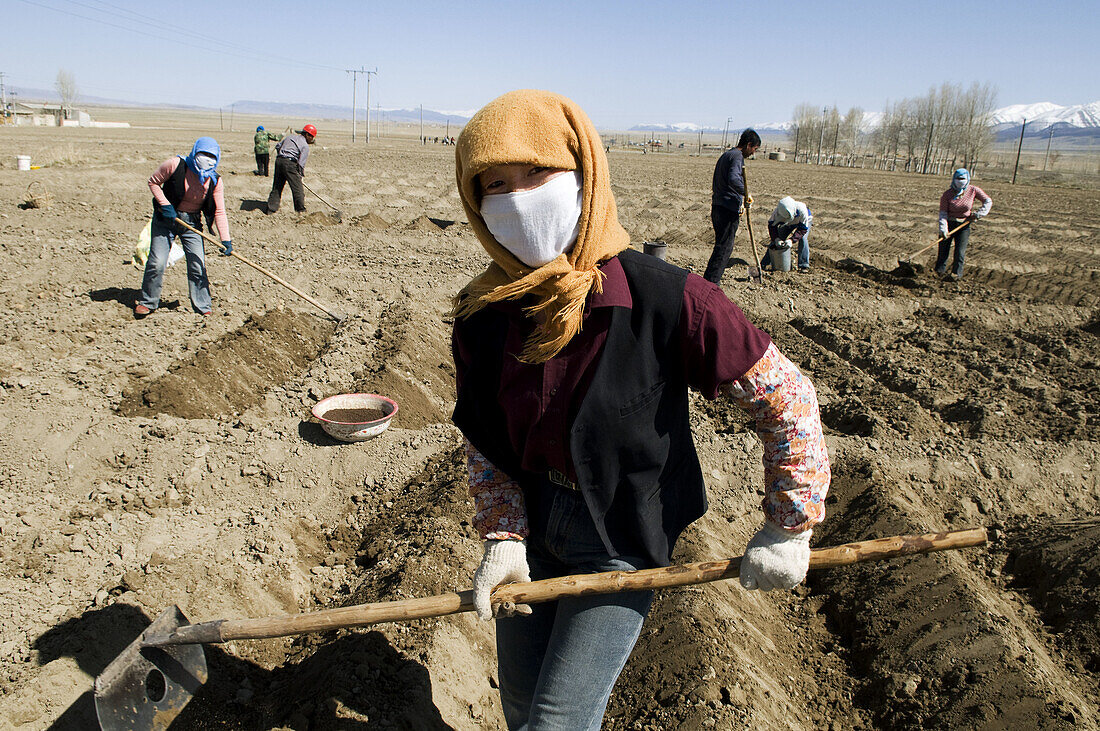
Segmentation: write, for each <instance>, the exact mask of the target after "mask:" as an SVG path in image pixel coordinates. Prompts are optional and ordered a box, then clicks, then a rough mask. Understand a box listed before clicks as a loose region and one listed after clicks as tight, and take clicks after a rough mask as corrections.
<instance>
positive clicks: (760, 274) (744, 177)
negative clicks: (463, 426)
mask: <svg viewBox="0 0 1100 731" xmlns="http://www.w3.org/2000/svg"><path fill="white" fill-rule="evenodd" d="M741 182H742V183H743V184H744V186H745V200H744V202H743V203H742V206H741V207H742V208H744V209H745V226H746V227H747V228H748V229H749V243H750V244H752V258H753V259H756V279H757V280H758V281H759V282H760V283H761V284H763V283H764V270H763V269H761V268H760V254H758V253H757V251H756V239H755V238H754V237H753V235H752V215H751V211H752V207H751V206H750V205H749V176H748V173H747V172H746V171H745V168H744V166H742V168H741Z"/></svg>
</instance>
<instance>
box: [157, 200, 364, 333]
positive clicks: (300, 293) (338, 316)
mask: <svg viewBox="0 0 1100 731" xmlns="http://www.w3.org/2000/svg"><path fill="white" fill-rule="evenodd" d="M175 222H176V223H178V224H179V225H181V226H183V227H184V228H185V229H187V230H188V231H191V232H192V233H197V234H198V235H199V236H202V237H203V238H204V239H206V240H207V241H209V242H210V243H212V244H214V245H215V246H217V247H218V248H219V249H220V248H221V242H220V241H218V240H216V239H215V238H214V237H213V236H209V235H207V234H205V233H203V232H202V231H201V230H199V229H197V228H195V227H194V226H191V225H189V224H188V223H187V222H186V221H183V220H182V219H179V218H177V219H176V221H175ZM229 255H230V256H232V257H233V258H235V259H239V260H241V261H242V262H244V263H245V264H247V265H248V266H250V267H252V268H253V269H255V270H256V271H258V272H260V273H261V274H265V275H267V276H269V277H271V278H272V279H274V280H275V281H276V282H278V283H279V284H281V285H283V286H284V287H286V288H287V289H289V290H290V291H291V292H293V293H294V294H296V295H298V296H299V297H301V298H302V299H304V300H305V301H306V302H308V303H310V304H311V305H313V306H314V307H316V308H317V309H319V310H321V311H322V312H325V313H326V314H328V315H329V316H330V317H332V318H333V319H334V320H336V322H340V321H342V320H343V319H344V316H343V315H342V314H340V313H339V312H334V311H333V310H330V309H329V308H327V307H325V306H324V305H323V304H321V303H320V302H318V301H317V300H315V299H313V298H312V297H310V296H309V295H308V294H306V293H305V292H303V291H302V290H300V289H298V288H297V287H295V286H294V285H293V284H291V283H290V282H288V281H286V280H285V279H283V278H282V277H280V276H279V275H277V274H275V273H273V272H269V271H268V270H267V269H264V268H263V267H262V266H260V265H259V264H257V263H256V262H254V261H252V260H251V259H249V258H247V257H246V256H245V255H244V254H238V253H237V252H235V251H231V252H229Z"/></svg>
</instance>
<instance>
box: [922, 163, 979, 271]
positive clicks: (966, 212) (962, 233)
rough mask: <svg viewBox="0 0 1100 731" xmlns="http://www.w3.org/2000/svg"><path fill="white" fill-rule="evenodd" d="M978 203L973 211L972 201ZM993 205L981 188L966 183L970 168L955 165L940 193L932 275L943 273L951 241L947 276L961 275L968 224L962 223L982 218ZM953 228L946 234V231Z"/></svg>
mask: <svg viewBox="0 0 1100 731" xmlns="http://www.w3.org/2000/svg"><path fill="white" fill-rule="evenodd" d="M975 200H978V201H980V202H981V204H982V207H981V208H979V209H978V210H976V211H975V210H974V201H975ZM992 207H993V199H992V198H990V197H989V195H987V194H986V192H985V191H984V190H982V189H981V188H979V187H978V186H976V185H971V184H970V171H969V170H967V169H966V168H959V169H958V170H956V171H955V174H954V175H952V176H951V187H950V188H948V189H947V190H945V191H944V192H943V195H941V196H940V238H941V239H942V240H941V241H940V249H939V253H938V254H937V256H936V274H946V273H947V255H948V254H950V253H951V244H952V243H954V244H955V257H954V260H953V261H952V262H951V274H950V275H948V276H950V278H951V279H953V280H957V279H959V278H961V277H962V274H963V261H964V260H965V259H966V245H967V244H968V243H970V228H971V227H970V226H963V227H962V228H961V229H959V230H958V231H955V229H957V228H959V226H961V225H962V224H963V223H966V222H967V221H969V222H971V223H973V222H974V221H977V220H978V219H979V218H983V217H985V216H986V215H987V214H988V213H989V209H991V208H992ZM951 231H955V232H954V233H953V234H951V235H950V236H948V233H950V232H951Z"/></svg>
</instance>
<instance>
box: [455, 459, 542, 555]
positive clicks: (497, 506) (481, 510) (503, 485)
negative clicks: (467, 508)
mask: <svg viewBox="0 0 1100 731" xmlns="http://www.w3.org/2000/svg"><path fill="white" fill-rule="evenodd" d="M462 441H463V442H464V443H465V447H466V470H467V471H468V472H469V474H470V495H471V496H472V497H473V498H474V521H473V523H474V528H476V529H477V532H478V533H479V534H480V535H481V537H482V538H484V539H485V540H487V541H491V540H518V541H522V540H523V539H525V538H526V537H527V505H526V503H524V501H523V491H522V490H521V489H520V487H519V485H518V484H517V483H516V481H515V480H513V479H512V478H511V477H509V476H508V475H506V474H504V473H503V472H502V471H500V470H499V469H497V468H496V467H495V466H493V463H492V462H490V461H489V460H488V459H486V458H485V455H483V454H482V453H481V452H479V451H478V450H477V448H476V447H474V445H472V444H470V441H469V440H468V439H463V440H462Z"/></svg>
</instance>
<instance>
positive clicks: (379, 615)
mask: <svg viewBox="0 0 1100 731" xmlns="http://www.w3.org/2000/svg"><path fill="white" fill-rule="evenodd" d="M985 542H986V534H985V528H970V529H967V530H958V531H949V532H946V533H926V534H924V535H919V536H917V535H905V536H893V537H891V538H877V539H875V540H870V541H858V542H856V543H845V544H844V545H841V546H833V547H830V548H819V549H817V550H815V551H811V552H810V568H811V569H828V568H836V567H839V566H848V565H849V564H854V563H862V562H864V561H880V560H882V559H886V558H896V557H898V556H908V555H911V554H915V553H932V552H933V551H947V550H951V549H956V548H968V547H970V546H980V545H983V544H984V543H985ZM741 558H742V557H741V556H738V557H736V558H731V559H726V560H724V561H701V562H699V563H690V564H682V565H679V566H667V567H663V568H656V569H644V570H641V571H608V572H605V573H599V574H579V575H575V576H560V577H557V578H554V579H543V580H542V581H531V582H524V583H518V584H503V585H501V586H498V587H497V588H496V589H494V590H493V597H492V602H493V604H500V603H501V602H512V603H515V604H536V603H539V602H548V601H553V600H555V599H561V598H564V597H575V596H584V595H587V594H613V593H616V592H620V591H641V590H646V591H649V590H653V589H667V588H671V587H675V586H689V585H693V584H705V583H708V582H711V581H719V580H721V579H732V578H735V577H737V576H739V575H740V573H741ZM473 608H474V603H473V592H472V591H463V592H458V593H450V594H439V595H437V596H430V597H423V598H419V599H402V600H399V601H394V602H377V603H373V604H359V605H356V606H352V607H340V608H338V609H323V610H320V611H317V612H308V613H305V614H293V615H290V616H286V617H267V618H263V619H219V620H216V621H213V622H202V623H200V624H189V625H184V626H182V627H179V628H178V629H175V630H173V631H172V632H168V633H164V634H160V635H149V636H146V637H145V639H144V640H143V643H142V644H143V645H145V646H160V645H182V644H194V643H219V642H228V641H230V640H244V639H261V638H265V637H287V636H290V635H298V634H303V633H306V632H319V631H323V630H332V629H347V628H351V627H363V626H366V625H371V624H377V623H379V622H396V621H404V620H410V619H425V618H428V617H442V616H446V615H448V614H457V613H459V612H468V611H471V610H472V609H473Z"/></svg>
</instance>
